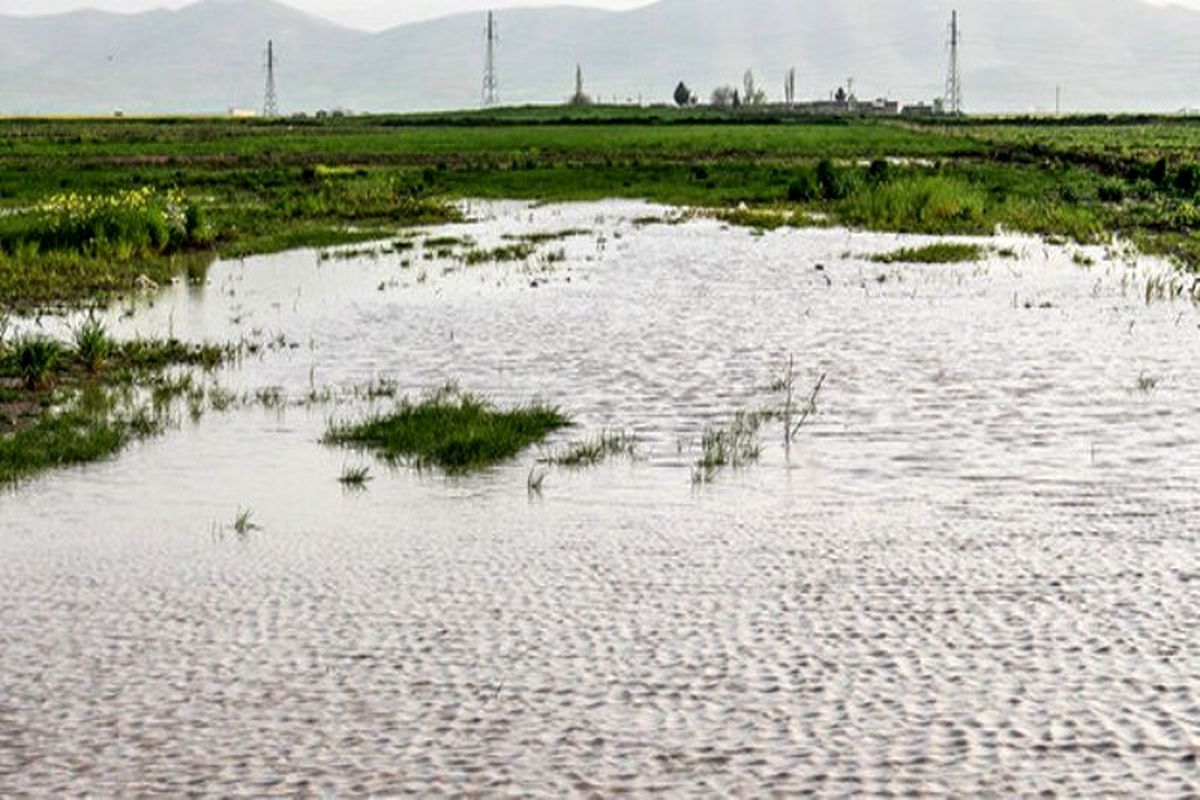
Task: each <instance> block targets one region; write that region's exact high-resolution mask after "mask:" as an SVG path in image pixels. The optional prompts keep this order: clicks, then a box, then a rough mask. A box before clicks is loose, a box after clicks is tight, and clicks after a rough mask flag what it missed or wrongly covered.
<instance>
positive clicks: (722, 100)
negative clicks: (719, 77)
mask: <svg viewBox="0 0 1200 800" xmlns="http://www.w3.org/2000/svg"><path fill="white" fill-rule="evenodd" d="M712 104H713V107H714V108H737V106H739V105H741V98H739V97H738V90H737V89H735V88H733V87H732V86H718V87H717V88H715V89H713V93H712Z"/></svg>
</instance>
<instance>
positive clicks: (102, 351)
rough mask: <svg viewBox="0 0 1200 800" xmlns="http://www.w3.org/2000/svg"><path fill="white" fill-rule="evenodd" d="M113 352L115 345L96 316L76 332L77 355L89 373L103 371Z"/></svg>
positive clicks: (91, 317)
mask: <svg viewBox="0 0 1200 800" xmlns="http://www.w3.org/2000/svg"><path fill="white" fill-rule="evenodd" d="M112 350H113V343H112V340H111V339H109V338H108V331H107V330H105V328H104V324H103V323H101V322H100V321H99V320H97V319H96V318H95V317H94V316H89V317H88V319H87V321H86V322H84V323H83V324H82V325H80V326H79V327H78V328H77V329H76V330H75V353H76V355H77V356H78V357H79V361H80V362H81V363H82V364H83V366H84V367H85V368H86V369H87V370H88V372H91V373H97V372H99V371H100V370H101V369H103V367H104V364H105V362H106V361H107V360H108V357H109V355H111V354H112Z"/></svg>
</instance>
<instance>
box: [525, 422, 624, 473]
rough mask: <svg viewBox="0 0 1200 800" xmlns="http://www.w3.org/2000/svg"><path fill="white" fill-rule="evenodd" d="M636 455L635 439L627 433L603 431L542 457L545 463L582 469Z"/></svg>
mask: <svg viewBox="0 0 1200 800" xmlns="http://www.w3.org/2000/svg"><path fill="white" fill-rule="evenodd" d="M636 455H637V440H636V439H635V438H634V437H633V436H631V435H630V434H627V433H613V432H609V431H603V432H601V433H600V434H598V435H597V436H595V437H594V438H591V439H587V440H585V441H582V442H575V443H573V444H571V445H568V446H567V447H566V448H564V449H562V450H560V451H558V452H556V453H552V454H550V455H549V456H547V457H546V458H544V459H542V462H543V463H545V464H553V465H554V466H557V467H567V468H573V469H582V468H584V467H594V466H596V465H597V464H600V463H602V462H604V461H606V460H608V459H610V458H619V457H627V458H633V457H635V456H636Z"/></svg>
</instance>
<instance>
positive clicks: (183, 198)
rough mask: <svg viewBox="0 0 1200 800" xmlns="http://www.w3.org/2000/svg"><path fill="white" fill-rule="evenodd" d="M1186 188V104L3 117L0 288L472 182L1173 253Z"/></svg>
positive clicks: (72, 276)
mask: <svg viewBox="0 0 1200 800" xmlns="http://www.w3.org/2000/svg"><path fill="white" fill-rule="evenodd" d="M1198 193H1200V124H1197V123H1196V121H1194V120H1183V119H1153V118H1131V119H1110V118H1082V119H1076V120H1070V121H1067V122H1059V121H1051V120H1040V121H1038V120H974V119H969V120H963V121H955V120H942V121H940V122H937V123H932V122H922V123H911V122H900V121H891V120H848V119H840V120H820V119H794V118H789V117H787V116H786V115H779V114H778V113H776V112H771V111H769V110H764V111H749V110H747V111H742V112H736V113H735V112H713V111H711V110H706V109H685V110H674V109H665V108H655V109H630V108H614V107H596V108H588V109H567V108H550V107H542V108H514V109H499V110H491V111H488V112H482V113H478V112H462V113H446V114H425V115H408V116H376V117H354V118H343V119H330V120H284V121H267V120H258V121H230V120H196V119H191V120H188V119H162V120H5V121H0V210H6V211H7V212H8V213H7V214H6V215H0V307H4V306H8V307H22V308H23V307H28V306H34V305H42V304H53V303H62V302H80V301H82V300H86V299H88V298H93V297H96V296H99V295H109V294H119V293H125V292H130V291H132V290H133V289H134V287H135V284H136V283H137V281H138V279H139V278H140V277H142V276H144V277H145V278H148V279H150V280H151V281H153V282H154V283H157V284H160V285H161V284H164V283H166V282H168V281H170V280H171V279H172V278H173V277H175V276H177V275H182V274H185V273H186V274H187V275H188V277H189V279H191V280H202V279H203V272H204V268H205V265H206V264H207V263H208V261H210V260H211V259H212V258H213V256H214V253H215V254H219V255H222V256H241V255H247V254H251V253H267V252H276V251H279V250H284V249H290V248H296V247H302V246H311V247H327V246H335V245H342V244H351V243H356V242H362V241H366V240H370V239H391V238H393V237H394V236H395V235H396V233H397V232H398V230H400V229H403V228H407V227H411V226H414V225H425V224H436V223H440V222H446V221H452V220H455V219H457V218H458V213H457V211H456V209H455V207H454V206H453V203H454V201H456V200H458V199H461V198H473V197H480V198H512V199H527V200H532V201H541V202H550V201H574V200H594V199H603V198H637V199H647V200H651V201H655V202H661V203H665V204H671V205H680V206H685V205H686V206H695V207H701V208H706V209H716V210H719V211H722V212H725V213H727V214H729V215H730V216H729V217H728V219H729V221H730V222H735V223H738V224H748V225H753V226H755V227H759V228H770V227H779V226H781V225H785V224H786V225H809V224H814V223H813V215H814V214H819V215H822V216H821V217H820V219H821V220H822V222H821V224H839V223H840V224H845V225H849V226H853V227H860V228H867V229H875V230H887V231H899V232H912V233H927V234H983V235H987V234H990V233H992V232H993V231H994V230H995V228H996V226H998V225H999V226H1003V227H1005V228H1007V229H1010V230H1014V231H1024V232H1029V233H1041V234H1051V235H1056V236H1062V237H1064V238H1067V239H1071V240H1076V241H1079V242H1096V241H1100V240H1107V239H1108V238H1109V237H1110V235H1111V234H1114V233H1116V234H1121V235H1123V236H1125V237H1127V238H1130V239H1132V240H1133V241H1135V242H1137V243H1138V244H1139V246H1140V247H1142V248H1143V249H1145V250H1147V251H1150V252H1155V253H1163V254H1167V255H1171V256H1173V257H1175V258H1177V259H1179V260H1180V261H1181V262H1183V263H1185V264H1188V265H1193V266H1195V265H1200V212H1198V211H1197V206H1196V202H1197V200H1198V199H1200V198H1198ZM56 198H57V199H56ZM63 198H75V199H73V200H69V201H68V200H65V199H63ZM743 204H744V206H745V208H746V210H745V211H741V210H738V209H740V208H742V206H743ZM56 209H57V210H56ZM64 209H75V210H79V209H82V210H81V211H80V212H79V213H75V211H70V213H66V211H64ZM548 235H549V234H548ZM543 243H544V241H543V240H541V239H538V240H534V239H526V240H522V241H518V242H517V244H533V245H537V244H543ZM429 245H430V243H426V246H427V247H428V246H429ZM474 257H476V258H489V257H490V256H487V255H485V254H482V253H476V254H475V256H474Z"/></svg>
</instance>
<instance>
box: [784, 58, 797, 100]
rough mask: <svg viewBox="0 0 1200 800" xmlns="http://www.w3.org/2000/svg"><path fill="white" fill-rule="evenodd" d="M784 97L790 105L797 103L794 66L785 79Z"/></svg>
mask: <svg viewBox="0 0 1200 800" xmlns="http://www.w3.org/2000/svg"><path fill="white" fill-rule="evenodd" d="M783 97H784V101H785V102H786V103H787V104H788V105H789V106H794V105H795V104H796V68H795V67H792V68H791V69H789V70H788V72H787V77H786V78H784V80H783Z"/></svg>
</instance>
